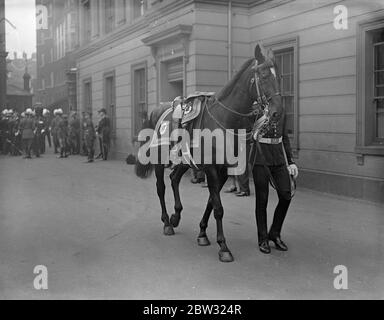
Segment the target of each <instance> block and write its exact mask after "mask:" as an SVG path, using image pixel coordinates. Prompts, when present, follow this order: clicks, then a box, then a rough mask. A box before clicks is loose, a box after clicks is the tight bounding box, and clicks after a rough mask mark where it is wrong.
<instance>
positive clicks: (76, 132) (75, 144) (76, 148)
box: [69, 115, 80, 154]
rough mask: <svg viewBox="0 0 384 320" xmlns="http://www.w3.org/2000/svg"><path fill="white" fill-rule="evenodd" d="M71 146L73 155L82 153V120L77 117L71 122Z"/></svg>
mask: <svg viewBox="0 0 384 320" xmlns="http://www.w3.org/2000/svg"><path fill="white" fill-rule="evenodd" d="M69 146H70V150H71V154H79V153H80V120H79V119H78V118H77V116H76V115H73V116H72V117H71V119H70V120H69Z"/></svg>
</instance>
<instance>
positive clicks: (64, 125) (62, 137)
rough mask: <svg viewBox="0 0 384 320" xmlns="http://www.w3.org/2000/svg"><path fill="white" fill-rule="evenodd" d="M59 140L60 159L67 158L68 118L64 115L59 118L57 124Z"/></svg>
mask: <svg viewBox="0 0 384 320" xmlns="http://www.w3.org/2000/svg"><path fill="white" fill-rule="evenodd" d="M57 138H58V140H59V146H60V156H59V158H67V157H68V154H67V151H68V118H67V117H66V116H65V115H64V116H62V117H59V121H58V124H57Z"/></svg>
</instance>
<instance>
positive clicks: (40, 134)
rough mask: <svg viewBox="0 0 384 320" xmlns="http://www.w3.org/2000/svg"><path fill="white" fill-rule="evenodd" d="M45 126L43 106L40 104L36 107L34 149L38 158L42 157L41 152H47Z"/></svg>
mask: <svg viewBox="0 0 384 320" xmlns="http://www.w3.org/2000/svg"><path fill="white" fill-rule="evenodd" d="M44 128H45V124H44V118H43V108H42V107H40V106H39V107H36V109H35V132H34V133H35V137H34V140H33V150H34V153H35V155H36V157H37V158H40V154H43V153H44V152H45V138H44Z"/></svg>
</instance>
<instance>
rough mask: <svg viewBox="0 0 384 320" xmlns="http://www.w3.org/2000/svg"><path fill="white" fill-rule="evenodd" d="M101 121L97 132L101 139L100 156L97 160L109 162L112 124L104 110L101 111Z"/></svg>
mask: <svg viewBox="0 0 384 320" xmlns="http://www.w3.org/2000/svg"><path fill="white" fill-rule="evenodd" d="M99 116H100V121H99V124H98V125H97V128H96V132H97V135H98V138H99V144H100V154H99V155H98V156H97V158H101V157H102V159H103V160H107V158H108V151H109V144H110V138H111V137H110V132H111V122H110V120H109V118H108V117H107V111H106V110H105V109H104V108H103V109H101V110H99Z"/></svg>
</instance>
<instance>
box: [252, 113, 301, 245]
mask: <svg viewBox="0 0 384 320" xmlns="http://www.w3.org/2000/svg"><path fill="white" fill-rule="evenodd" d="M285 123H286V118H285V114H283V115H282V116H281V118H280V120H279V121H278V122H277V123H276V125H274V126H272V127H271V128H270V130H269V131H268V132H267V133H266V134H265V135H264V137H263V138H264V139H261V141H260V142H256V143H259V146H260V149H257V153H256V158H255V165H254V167H253V179H254V183H255V191H256V220H257V230H258V238H259V243H260V242H261V241H263V240H266V239H267V237H268V232H267V204H268V192H269V181H270V175H271V176H272V177H273V181H274V183H275V184H276V187H277V192H278V197H279V203H278V205H277V207H276V210H275V214H274V218H273V223H272V226H271V229H270V232H269V235H270V236H272V237H276V236H280V233H281V229H282V225H283V222H284V219H285V216H286V214H287V211H288V207H289V204H290V202H291V181H290V177H289V172H288V170H287V165H286V161H285V156H284V153H283V146H284V149H285V152H286V156H287V161H288V164H293V163H294V162H293V160H292V151H291V146H290V142H289V137H288V134H287V130H286V125H285ZM280 140H281V142H280ZM260 150H261V152H259V151H260ZM268 171H269V172H268Z"/></svg>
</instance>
